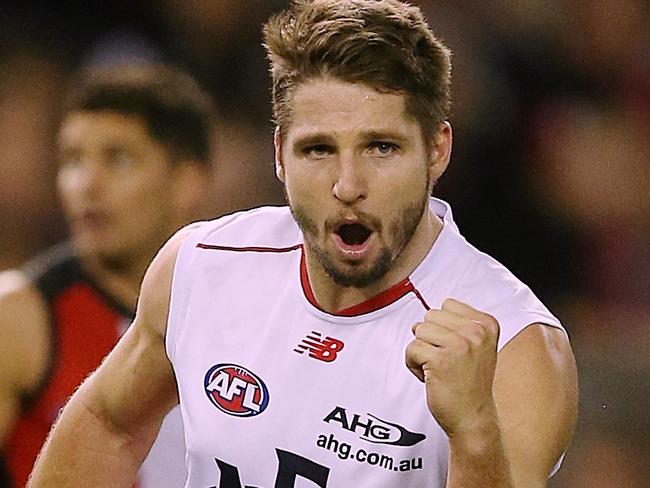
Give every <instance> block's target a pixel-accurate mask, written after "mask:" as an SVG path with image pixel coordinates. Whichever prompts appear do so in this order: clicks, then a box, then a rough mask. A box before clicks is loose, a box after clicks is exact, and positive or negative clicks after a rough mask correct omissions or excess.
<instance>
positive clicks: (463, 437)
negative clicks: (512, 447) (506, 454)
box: [447, 402, 502, 456]
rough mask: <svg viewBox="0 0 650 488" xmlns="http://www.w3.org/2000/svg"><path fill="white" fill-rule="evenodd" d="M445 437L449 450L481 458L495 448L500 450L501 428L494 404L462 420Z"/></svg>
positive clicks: (485, 406)
mask: <svg viewBox="0 0 650 488" xmlns="http://www.w3.org/2000/svg"><path fill="white" fill-rule="evenodd" d="M447 436H448V437H449V447H450V448H452V449H454V450H461V451H463V452H465V453H467V454H473V455H477V456H482V455H484V454H485V453H486V452H489V451H492V450H494V449H495V448H497V449H498V450H501V448H502V441H501V428H500V425H499V417H498V415H497V410H496V406H495V405H494V402H490V403H489V404H486V405H484V406H482V407H481V408H479V409H477V411H476V413H475V414H473V415H471V416H466V417H465V418H463V421H462V422H461V423H460V424H459V425H458V426H457V428H456V429H454V430H453V431H451V432H448V433H447Z"/></svg>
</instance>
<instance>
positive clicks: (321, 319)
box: [172, 251, 447, 488]
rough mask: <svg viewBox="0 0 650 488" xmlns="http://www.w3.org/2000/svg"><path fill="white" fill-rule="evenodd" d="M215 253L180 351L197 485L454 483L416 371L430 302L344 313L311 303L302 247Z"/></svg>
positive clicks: (178, 369) (177, 359)
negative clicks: (421, 325)
mask: <svg viewBox="0 0 650 488" xmlns="http://www.w3.org/2000/svg"><path fill="white" fill-rule="evenodd" d="M206 254H208V255H207V256H205V257H202V265H201V267H200V268H196V269H195V270H194V272H193V274H192V285H191V293H190V294H189V297H188V300H187V304H186V308H185V311H184V314H183V320H182V324H179V326H178V333H177V334H176V336H175V345H174V348H173V351H174V352H173V355H172V363H173V365H174V369H175V373H176V376H177V380H178V384H179V391H180V397H181V409H182V413H183V418H184V424H185V431H186V442H187V449H188V461H189V469H190V477H189V480H188V485H187V486H192V487H205V488H207V487H211V486H219V487H221V488H230V487H233V488H245V487H246V486H251V487H252V486H254V487H258V488H270V487H277V488H280V487H303V486H304V487H313V486H321V487H330V488H331V487H347V486H359V487H395V486H409V487H418V486H422V487H424V486H427V487H436V486H441V487H442V486H444V479H445V472H446V465H447V439H446V436H445V435H444V433H443V432H442V430H441V429H440V427H439V426H438V425H437V424H436V423H435V421H434V419H433V418H432V417H431V415H430V413H429V411H428V409H427V407H426V403H425V390H424V386H423V385H422V383H420V382H419V380H417V379H416V378H415V376H413V375H412V374H411V372H410V371H409V370H408V369H407V368H406V366H405V364H404V353H405V348H406V345H407V344H408V343H409V342H410V341H411V339H412V335H411V329H410V328H411V325H412V324H413V323H414V322H417V321H420V320H422V317H423V315H424V308H423V306H422V304H421V303H420V301H418V299H417V297H415V296H414V295H406V296H404V297H402V298H401V299H399V300H398V301H396V302H394V303H391V304H388V305H387V306H386V307H384V308H381V309H379V310H376V311H373V312H371V313H368V314H365V315H362V316H356V317H336V316H331V315H328V314H325V313H323V312H321V311H318V310H317V309H315V308H314V307H312V306H311V305H310V304H309V303H308V302H307V300H306V299H305V297H304V293H303V290H302V288H301V287H300V280H299V259H300V252H299V251H297V252H288V253H284V254H281V255H273V256H264V255H259V254H254V255H251V254H242V255H237V256H235V257H233V256H228V257H227V258H225V259H224V256H222V255H219V253H214V254H209V253H207V252H206ZM233 261H235V262H234V263H233ZM226 262H228V263H229V264H228V265H227V266H225V265H224V263H226ZM234 269H236V270H237V273H236V274H234V273H232V272H228V271H229V270H234Z"/></svg>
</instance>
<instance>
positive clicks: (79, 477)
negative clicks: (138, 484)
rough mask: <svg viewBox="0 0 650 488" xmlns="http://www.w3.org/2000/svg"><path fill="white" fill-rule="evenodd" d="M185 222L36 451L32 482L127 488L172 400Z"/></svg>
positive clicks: (40, 487)
mask: <svg viewBox="0 0 650 488" xmlns="http://www.w3.org/2000/svg"><path fill="white" fill-rule="evenodd" d="M187 233H188V229H185V230H182V231H180V232H179V233H178V234H176V235H175V236H174V237H172V238H171V239H170V241H169V242H168V243H167V244H165V246H164V247H163V248H162V249H161V251H160V252H159V253H158V255H157V256H156V258H155V259H154V260H153V262H152V264H151V265H150V267H149V269H148V270H147V273H146V275H145V277H144V281H143V284H142V288H141V291H140V298H139V302H138V310H137V313H136V318H135V321H134V322H133V324H132V325H131V327H129V330H128V331H127V332H126V334H124V336H123V337H122V339H121V340H120V341H119V343H118V344H117V346H116V347H115V349H114V350H113V351H112V352H111V353H110V354H109V355H108V356H107V358H106V360H105V361H104V362H103V363H102V365H101V366H100V367H99V368H98V369H97V370H96V371H95V372H94V373H93V374H92V375H90V376H89V377H88V379H87V380H86V381H84V383H82V385H81V387H80V388H79V389H78V390H77V392H76V393H75V394H74V395H73V396H72V397H71V399H70V401H69V402H68V404H67V405H66V407H65V408H64V410H63V412H62V414H61V416H60V418H59V419H58V421H57V422H56V424H55V426H54V428H53V430H52V432H51V433H50V436H49V438H48V440H47V442H46V443H45V446H44V448H43V450H42V452H41V454H40V455H39V458H38V460H37V462H36V465H35V468H34V471H33V472H32V476H31V478H30V481H29V483H28V485H27V486H28V487H30V488H45V487H52V486H56V487H59V488H65V487H85V486H89V487H90V486H103V487H116V488H117V487H122V486H123V487H129V486H131V485H132V484H133V482H134V481H135V480H136V476H137V472H138V469H139V467H140V465H141V464H142V462H143V460H144V458H145V457H146V455H147V453H148V451H149V449H150V448H151V445H152V443H153V441H154V440H155V438H156V435H157V433H158V430H159V428H160V424H161V422H162V419H163V417H164V416H165V414H166V413H167V412H168V411H169V410H170V409H171V408H172V407H173V406H174V405H175V404H176V403H178V396H177V392H176V382H175V379H174V374H173V372H172V367H171V364H170V363H169V360H168V359H167V356H166V354H165V341H164V337H165V330H166V322H167V312H168V309H169V297H170V290H171V277H172V271H173V267H174V262H175V259H176V254H177V253H178V249H179V246H180V244H181V243H182V241H183V240H184V238H185V236H186V235H187Z"/></svg>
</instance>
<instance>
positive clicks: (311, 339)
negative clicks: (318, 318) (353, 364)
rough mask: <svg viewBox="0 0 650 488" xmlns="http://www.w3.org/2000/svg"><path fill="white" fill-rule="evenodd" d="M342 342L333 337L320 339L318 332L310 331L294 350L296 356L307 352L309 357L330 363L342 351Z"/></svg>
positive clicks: (320, 335)
mask: <svg viewBox="0 0 650 488" xmlns="http://www.w3.org/2000/svg"><path fill="white" fill-rule="evenodd" d="M343 346H344V344H343V341H340V340H338V339H335V338H334V337H330V336H326V337H325V338H323V337H322V334H321V333H320V332H318V331H315V330H312V331H311V333H309V334H307V337H306V338H304V339H303V340H302V342H301V343H300V344H298V345H297V346H296V348H295V349H294V351H295V352H297V353H298V354H303V353H304V352H305V351H309V357H310V358H314V359H318V360H319V361H325V362H326V363H331V362H332V361H334V360H335V359H336V357H337V354H338V353H339V352H340V351H341V349H343Z"/></svg>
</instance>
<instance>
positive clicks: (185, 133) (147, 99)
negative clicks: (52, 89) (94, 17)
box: [64, 64, 214, 165]
mask: <svg viewBox="0 0 650 488" xmlns="http://www.w3.org/2000/svg"><path fill="white" fill-rule="evenodd" d="M103 110H110V111H115V112H118V113H122V114H127V115H135V116H138V117H140V118H142V120H143V121H144V123H145V124H146V126H147V128H148V130H149V134H150V135H151V137H152V138H153V139H155V140H156V141H158V142H160V143H162V144H163V145H165V147H166V148H167V150H168V151H169V153H170V155H172V156H173V157H172V160H176V161H179V160H180V161H182V160H191V161H196V162H198V163H202V164H205V165H209V164H210V163H211V159H212V157H211V156H212V154H211V153H212V145H211V141H212V139H213V130H214V128H213V125H214V107H213V102H212V99H211V97H210V96H209V95H208V94H207V93H206V92H205V91H203V90H202V89H201V88H200V86H199V85H198V83H197V82H196V81H195V80H194V79H193V78H192V77H191V76H190V75H189V74H188V73H186V72H185V71H183V70H181V69H180V68H178V67H176V66H172V65H163V64H124V65H111V66H102V67H98V68H92V69H89V70H86V71H84V72H82V73H81V76H80V79H79V80H77V84H76V85H75V86H74V88H73V90H72V91H71V92H70V93H68V96H67V98H66V101H65V104H64V112H65V113H66V114H69V113H73V112H97V111H103Z"/></svg>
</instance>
